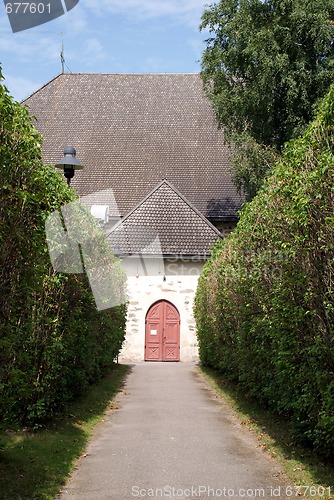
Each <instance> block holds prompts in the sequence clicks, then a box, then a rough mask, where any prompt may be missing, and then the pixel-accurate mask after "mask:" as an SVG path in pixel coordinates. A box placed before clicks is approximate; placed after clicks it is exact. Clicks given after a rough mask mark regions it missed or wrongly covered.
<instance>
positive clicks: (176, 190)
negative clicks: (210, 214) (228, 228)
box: [106, 179, 223, 238]
mask: <svg viewBox="0 0 334 500" xmlns="http://www.w3.org/2000/svg"><path fill="white" fill-rule="evenodd" d="M164 184H165V185H167V186H168V187H169V188H170V189H171V190H172V191H173V192H174V193H175V194H176V195H177V196H178V197H179V198H181V200H182V201H183V202H184V203H185V204H186V205H187V206H188V207H189V208H190V209H191V210H192V211H193V212H195V213H196V215H197V216H199V217H200V218H201V219H202V221H203V222H205V224H206V225H207V226H208V227H209V228H210V229H212V230H213V231H214V232H215V233H216V234H217V236H219V237H220V238H222V237H223V235H222V233H221V232H220V231H219V230H218V229H217V228H216V227H215V226H214V225H213V224H211V222H210V221H209V220H208V219H207V218H206V217H204V215H203V214H201V212H200V211H199V210H198V209H197V208H196V207H195V206H194V205H193V204H192V203H191V202H190V201H189V200H187V198H186V197H185V196H184V195H183V194H182V193H181V192H180V191H179V190H178V189H177V188H176V187H175V186H174V185H173V184H172V183H171V182H170V181H168V180H167V179H163V180H162V181H160V182H159V183H158V184H157V185H156V186H155V187H154V188H153V189H152V190H151V191H150V192H149V193H148V194H147V195H146V196H145V197H144V198H143V199H142V200H141V201H140V202H139V203H137V205H136V206H135V207H134V208H133V209H132V210H131V211H130V212H129V213H128V214H126V216H125V217H124V218H123V219H121V220H120V221H119V222H118V223H117V224H115V226H113V228H112V229H111V230H110V232H109V233H107V234H106V237H107V238H108V236H110V234H112V233H113V232H114V231H115V230H116V229H117V228H118V227H119V226H121V225H122V224H123V223H124V222H126V221H127V219H129V218H130V217H131V216H132V215H133V214H134V212H136V211H137V210H138V208H139V207H141V206H142V205H144V203H145V202H146V201H147V200H148V199H149V198H151V196H152V195H153V194H154V193H155V192H156V191H158V190H159V189H160V188H161V187H162V186H163V185H164Z"/></svg>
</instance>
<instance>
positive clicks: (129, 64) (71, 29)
mask: <svg viewBox="0 0 334 500" xmlns="http://www.w3.org/2000/svg"><path fill="white" fill-rule="evenodd" d="M51 1H52V0H51ZM36 2H38V0H36ZM208 3H209V4H210V3H213V2H210V1H205V0H80V2H79V4H78V5H77V6H76V7H74V8H73V9H72V10H71V11H70V12H68V13H67V14H65V15H64V16H62V17H59V18H58V19H55V20H54V21H50V22H48V23H45V24H43V25H41V26H39V27H35V28H31V29H29V30H25V31H22V32H19V33H12V31H11V27H10V24H9V21H8V18H7V14H6V11H5V7H4V4H3V3H2V2H1V5H0V12H1V14H0V62H1V66H2V70H3V73H4V77H5V84H6V86H7V87H8V88H9V90H10V92H11V94H12V95H13V96H14V98H15V99H16V100H22V99H24V98H25V97H27V96H28V95H30V94H31V93H32V92H34V91H35V90H37V89H38V88H39V87H41V86H42V85H44V84H45V83H47V82H48V81H49V80H51V79H52V78H54V77H55V76H57V75H58V74H59V73H61V60H60V52H61V47H62V41H63V43H64V54H65V61H66V62H65V63H66V66H67V67H66V68H65V71H66V72H68V71H69V70H70V71H72V72H73V73H85V72H88V73H196V72H198V71H199V70H200V64H199V60H200V58H201V53H202V51H203V49H204V47H205V44H204V40H205V38H206V37H207V36H208V34H207V33H200V32H199V30H198V26H199V24H200V22H201V15H202V13H203V11H204V9H205V5H207V4H208Z"/></svg>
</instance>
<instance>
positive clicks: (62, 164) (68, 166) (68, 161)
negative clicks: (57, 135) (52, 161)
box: [56, 146, 84, 184]
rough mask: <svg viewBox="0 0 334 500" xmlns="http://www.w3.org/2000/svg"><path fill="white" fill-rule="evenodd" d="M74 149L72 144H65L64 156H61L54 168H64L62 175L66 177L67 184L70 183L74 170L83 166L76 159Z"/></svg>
mask: <svg viewBox="0 0 334 500" xmlns="http://www.w3.org/2000/svg"><path fill="white" fill-rule="evenodd" d="M76 154H77V152H76V150H75V148H74V147H73V146H67V147H66V148H65V149H64V158H62V159H61V160H60V161H59V162H58V163H57V165H56V168H61V169H64V176H65V177H66V179H67V184H70V182H71V179H72V177H74V171H75V170H82V169H83V168H84V167H83V165H81V163H80V162H79V160H77V159H76Z"/></svg>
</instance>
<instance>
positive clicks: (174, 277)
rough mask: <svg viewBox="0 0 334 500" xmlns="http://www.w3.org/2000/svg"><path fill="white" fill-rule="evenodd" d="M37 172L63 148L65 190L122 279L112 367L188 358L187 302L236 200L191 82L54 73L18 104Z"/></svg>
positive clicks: (216, 135)
mask: <svg viewBox="0 0 334 500" xmlns="http://www.w3.org/2000/svg"><path fill="white" fill-rule="evenodd" d="M22 104H25V105H27V106H28V108H29V111H30V113H31V114H32V115H34V116H35V117H36V118H37V122H36V128H37V129H38V130H39V132H41V134H42V135H43V158H44V161H45V163H49V164H53V165H55V164H56V163H57V162H58V161H59V159H60V157H61V156H62V154H63V150H64V148H65V147H66V146H74V147H75V149H76V151H77V158H78V159H79V161H80V163H82V164H83V165H84V167H85V168H84V170H80V171H77V172H76V174H75V176H74V178H73V179H72V182H71V185H72V187H73V188H74V189H75V190H76V191H77V192H78V194H79V196H80V199H81V200H82V203H83V204H84V205H86V206H87V207H88V209H89V210H90V212H91V213H92V214H93V215H94V216H95V217H97V218H98V219H99V221H100V224H101V226H102V227H103V229H104V231H105V233H106V238H107V241H108V242H109V243H110V245H111V246H112V249H113V251H114V253H115V254H116V255H118V256H119V257H120V258H121V259H122V262H123V266H124V268H125V270H126V273H127V276H128V320H127V332H126V339H125V343H124V346H123V350H122V352H121V356H120V358H121V359H124V360H127V361H143V360H145V361H197V359H198V348H197V339H196V325H195V320H194V317H193V301H194V295H195V291H196V286H197V281H198V277H199V275H200V273H201V270H202V267H203V264H204V263H205V261H206V260H207V259H208V258H209V256H210V253H211V250H212V246H213V245H214V244H215V242H216V240H217V239H219V238H223V237H224V236H226V235H227V234H229V232H231V231H232V230H233V229H234V227H235V225H236V223H237V220H238V210H239V209H240V207H241V205H242V202H243V198H242V197H241V196H240V195H239V194H238V193H237V191H236V188H235V186H234V184H233V182H232V178H231V172H230V157H231V149H230V146H229V145H228V144H226V143H225V141H224V134H223V131H221V130H218V128H217V124H216V122H215V118H214V113H213V111H212V108H211V105H210V102H209V101H208V99H207V98H206V96H205V95H204V93H203V90H202V83H201V79H200V76H199V75H197V74H132V75H131V74H129V75H125V74H123V75H119V74H61V75H59V76H57V77H56V78H54V79H53V80H51V81H50V82H48V83H47V84H46V85H44V86H43V87H42V88H41V89H39V90H38V91H37V92H35V93H34V94H33V95H31V96H30V97H28V98H27V99H26V100H25V101H24V102H23V103H22Z"/></svg>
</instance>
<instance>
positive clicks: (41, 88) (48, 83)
mask: <svg viewBox="0 0 334 500" xmlns="http://www.w3.org/2000/svg"><path fill="white" fill-rule="evenodd" d="M64 74H65V73H59V74H58V75H56V76H54V77H53V78H51V80H49V81H48V82H46V83H45V84H44V85H42V87H39V88H38V89H37V90H35V91H34V92H32V94H29V95H28V97H26V98H25V99H23V100H22V101H21V104H23V103H24V101H27V100H28V99H30V97H32V96H33V95H35V94H37V93H38V92H39V91H40V90H43V89H44V88H45V87H47V86H48V85H50V83H52V82H54V81H55V80H57V78H59V77H60V76H62V75H64ZM66 74H67V73H66Z"/></svg>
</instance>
